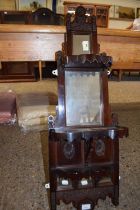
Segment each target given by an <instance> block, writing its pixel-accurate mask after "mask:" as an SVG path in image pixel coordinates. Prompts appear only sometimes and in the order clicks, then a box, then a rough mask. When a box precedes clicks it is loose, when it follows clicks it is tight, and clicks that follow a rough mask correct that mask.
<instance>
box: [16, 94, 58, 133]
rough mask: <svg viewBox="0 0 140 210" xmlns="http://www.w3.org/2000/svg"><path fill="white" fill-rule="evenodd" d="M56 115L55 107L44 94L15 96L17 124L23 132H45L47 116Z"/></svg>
mask: <svg viewBox="0 0 140 210" xmlns="http://www.w3.org/2000/svg"><path fill="white" fill-rule="evenodd" d="M50 115H52V116H55V115H56V105H55V104H51V101H50V100H49V96H48V95H47V94H45V93H24V94H20V95H18V96H17V118H18V124H19V126H20V127H21V129H22V130H23V131H25V132H26V131H30V130H38V131H42V130H47V129H48V116H50Z"/></svg>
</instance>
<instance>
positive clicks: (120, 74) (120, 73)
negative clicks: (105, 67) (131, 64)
mask: <svg viewBox="0 0 140 210" xmlns="http://www.w3.org/2000/svg"><path fill="white" fill-rule="evenodd" d="M121 79H122V70H121V69H119V81H121Z"/></svg>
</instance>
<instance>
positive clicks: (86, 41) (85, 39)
mask: <svg viewBox="0 0 140 210" xmlns="http://www.w3.org/2000/svg"><path fill="white" fill-rule="evenodd" d="M72 54H73V55H80V54H90V35H81V34H80V35H79V34H77V35H76V34H73V52H72Z"/></svg>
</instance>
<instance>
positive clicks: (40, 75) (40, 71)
mask: <svg viewBox="0 0 140 210" xmlns="http://www.w3.org/2000/svg"><path fill="white" fill-rule="evenodd" d="M39 78H40V80H42V62H41V61H39Z"/></svg>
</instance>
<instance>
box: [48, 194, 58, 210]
mask: <svg viewBox="0 0 140 210" xmlns="http://www.w3.org/2000/svg"><path fill="white" fill-rule="evenodd" d="M50 206H51V210H56V209H57V206H56V193H55V192H50Z"/></svg>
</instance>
